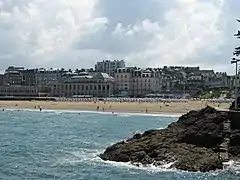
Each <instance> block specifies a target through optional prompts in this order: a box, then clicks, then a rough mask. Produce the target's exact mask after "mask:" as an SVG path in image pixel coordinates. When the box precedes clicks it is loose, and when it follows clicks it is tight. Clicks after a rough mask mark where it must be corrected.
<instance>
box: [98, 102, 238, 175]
mask: <svg viewBox="0 0 240 180" xmlns="http://www.w3.org/2000/svg"><path fill="white" fill-rule="evenodd" d="M239 121H240V119H239ZM228 123H229V114H228V112H219V111H217V110H216V109H214V108H212V107H209V106H208V107H206V108H203V109H201V110H198V111H190V112H188V113H187V114H185V115H183V116H181V117H180V118H179V119H178V121H176V122H173V123H171V124H170V125H169V126H168V127H167V128H166V129H161V130H148V131H145V132H144V133H142V134H135V135H134V136H133V137H132V138H130V139H128V140H126V141H121V142H118V143H116V144H113V145H112V146H110V147H108V148H107V149H106V150H105V152H104V153H103V154H101V155H100V157H101V158H102V159H103V160H110V161H117V162H131V163H132V164H134V165H139V164H140V163H141V164H142V165H149V164H153V165H156V166H158V165H163V164H166V163H173V164H172V165H171V168H177V169H180V170H186V171H201V172H206V171H211V170H217V169H222V168H223V161H224V158H230V159H238V158H239V157H240V130H239V129H234V130H232V131H229V130H228V129H229V128H230V127H228V126H230V124H228ZM226 153H227V157H225V156H226Z"/></svg>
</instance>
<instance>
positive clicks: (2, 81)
mask: <svg viewBox="0 0 240 180" xmlns="http://www.w3.org/2000/svg"><path fill="white" fill-rule="evenodd" d="M3 85H4V75H3V74H0V86H3Z"/></svg>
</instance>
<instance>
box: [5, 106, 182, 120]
mask: <svg viewBox="0 0 240 180" xmlns="http://www.w3.org/2000/svg"><path fill="white" fill-rule="evenodd" d="M5 111H26V112H40V111H39V110H38V109H14V108H12V109H8V108H6V109H5ZM41 112H42V113H44V112H47V113H54V114H79V113H80V114H81V113H83V114H104V115H112V116H120V117H128V116H151V117H172V118H178V117H180V116H181V115H180V114H164V113H162V114H161V113H160V114H151V113H127V112H114V113H112V112H108V111H105V112H102V111H86V110H51V109H43V110H42V111H41Z"/></svg>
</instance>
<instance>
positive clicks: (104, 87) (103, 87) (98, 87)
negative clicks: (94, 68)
mask: <svg viewBox="0 0 240 180" xmlns="http://www.w3.org/2000/svg"><path fill="white" fill-rule="evenodd" d="M57 88H58V89H60V88H61V89H63V90H66V91H67V90H70V91H71V90H86V91H87V90H109V85H62V86H60V85H58V86H57V85H54V89H57Z"/></svg>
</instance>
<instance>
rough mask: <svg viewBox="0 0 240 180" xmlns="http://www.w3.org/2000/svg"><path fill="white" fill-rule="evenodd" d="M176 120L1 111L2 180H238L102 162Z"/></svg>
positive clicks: (229, 173) (235, 174)
mask: <svg viewBox="0 0 240 180" xmlns="http://www.w3.org/2000/svg"><path fill="white" fill-rule="evenodd" d="M177 119H178V117H177V116H171V115H153V114H152V115H151V114H131V113H114V114H112V113H107V112H105V113H103V112H102V113H100V112H88V111H50V110H49V111H47V110H44V111H42V112H40V111H37V110H10V109H9V110H5V111H0V179H3V180H25V179H29V180H34V179H38V180H41V179H47V180H51V179H54V180H55V179H59V180H71V179H76V180H160V179H163V180H172V179H173V180H175V179H176V180H195V179H197V180H208V179H209V180H231V179H232V180H237V179H240V172H239V171H238V170H237V169H236V168H228V169H225V170H222V171H218V172H209V173H200V172H195V173H192V172H185V171H179V170H176V169H169V165H167V164H166V165H164V166H162V167H153V166H149V167H135V166H133V165H131V164H130V163H116V162H110V161H103V160H101V159H100V158H99V154H101V153H102V152H103V151H104V149H105V148H106V147H108V146H109V145H111V144H113V143H116V142H118V141H121V140H125V139H127V138H130V137H132V136H133V134H135V133H137V132H138V133H141V132H143V131H145V130H148V129H162V128H165V127H167V126H168V125H169V124H170V123H171V122H174V121H176V120H177Z"/></svg>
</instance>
